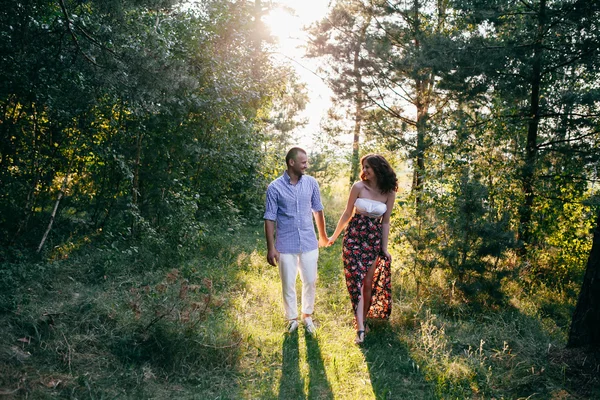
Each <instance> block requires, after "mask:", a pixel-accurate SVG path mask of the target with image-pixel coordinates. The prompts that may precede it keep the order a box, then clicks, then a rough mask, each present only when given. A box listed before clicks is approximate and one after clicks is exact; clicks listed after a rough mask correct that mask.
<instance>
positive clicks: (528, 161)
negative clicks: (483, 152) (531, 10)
mask: <svg viewBox="0 0 600 400" xmlns="http://www.w3.org/2000/svg"><path fill="white" fill-rule="evenodd" d="M545 19H546V0H541V1H540V11H539V14H538V34H537V38H536V41H535V44H534V50H533V66H532V68H533V69H532V75H531V103H530V109H529V117H530V120H529V125H528V128H527V144H526V147H525V161H524V165H523V169H522V171H521V177H522V184H523V194H524V195H525V201H524V203H523V206H522V207H521V211H520V216H519V229H518V239H519V241H520V242H521V254H522V255H524V254H525V252H526V246H527V245H528V244H529V243H530V242H531V215H532V214H531V213H532V211H531V210H532V208H533V200H534V189H533V186H534V179H535V168H536V166H535V165H536V161H537V155H538V148H537V137H538V130H539V125H540V87H541V81H542V44H543V43H542V39H543V37H544V33H545V29H546V25H545Z"/></svg>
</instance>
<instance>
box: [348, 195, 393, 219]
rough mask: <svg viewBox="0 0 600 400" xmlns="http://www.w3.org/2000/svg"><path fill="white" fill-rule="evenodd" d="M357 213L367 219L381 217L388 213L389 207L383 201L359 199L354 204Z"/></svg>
mask: <svg viewBox="0 0 600 400" xmlns="http://www.w3.org/2000/svg"><path fill="white" fill-rule="evenodd" d="M354 208H355V209H356V212H357V213H359V214H362V215H366V216H367V217H371V218H376V217H381V216H382V215H383V214H385V212H386V211H387V205H386V204H385V203H383V202H381V201H377V200H371V199H365V198H362V197H359V198H357V199H356V201H355V202H354Z"/></svg>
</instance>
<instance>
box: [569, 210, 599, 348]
mask: <svg viewBox="0 0 600 400" xmlns="http://www.w3.org/2000/svg"><path fill="white" fill-rule="evenodd" d="M599 210H600V209H599ZM567 346H568V347H584V346H589V347H598V346H600V211H597V213H596V226H595V228H594V233H593V241H592V250H591V252H590V256H589V258H588V261H587V266H586V268H585V276H584V277H583V284H582V286H581V292H579V298H578V299H577V305H576V306H575V311H574V313H573V319H572V321H571V329H570V331H569V340H568V342H567Z"/></svg>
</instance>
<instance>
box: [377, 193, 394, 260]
mask: <svg viewBox="0 0 600 400" xmlns="http://www.w3.org/2000/svg"><path fill="white" fill-rule="evenodd" d="M395 202H396V192H394V191H392V192H391V193H390V194H388V197H387V201H386V202H385V204H386V206H387V210H386V211H385V214H383V220H382V221H381V228H382V232H381V251H382V252H383V254H385V255H386V257H388V258H389V259H390V261H391V260H392V256H391V255H390V252H389V251H388V238H389V237H390V216H391V215H392V208H394V203H395Z"/></svg>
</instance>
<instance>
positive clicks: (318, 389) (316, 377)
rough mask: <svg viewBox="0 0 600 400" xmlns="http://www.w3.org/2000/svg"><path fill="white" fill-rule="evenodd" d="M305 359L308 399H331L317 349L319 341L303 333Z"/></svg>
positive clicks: (331, 394)
mask: <svg viewBox="0 0 600 400" xmlns="http://www.w3.org/2000/svg"><path fill="white" fill-rule="evenodd" d="M304 337H305V338H306V359H307V361H308V398H309V399H333V391H332V390H331V385H330V384H329V380H328V379H327V374H326V373H325V364H324V363H323V356H322V355H321V348H320V347H319V340H318V338H316V337H313V336H312V335H310V334H308V333H305V334H304Z"/></svg>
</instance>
